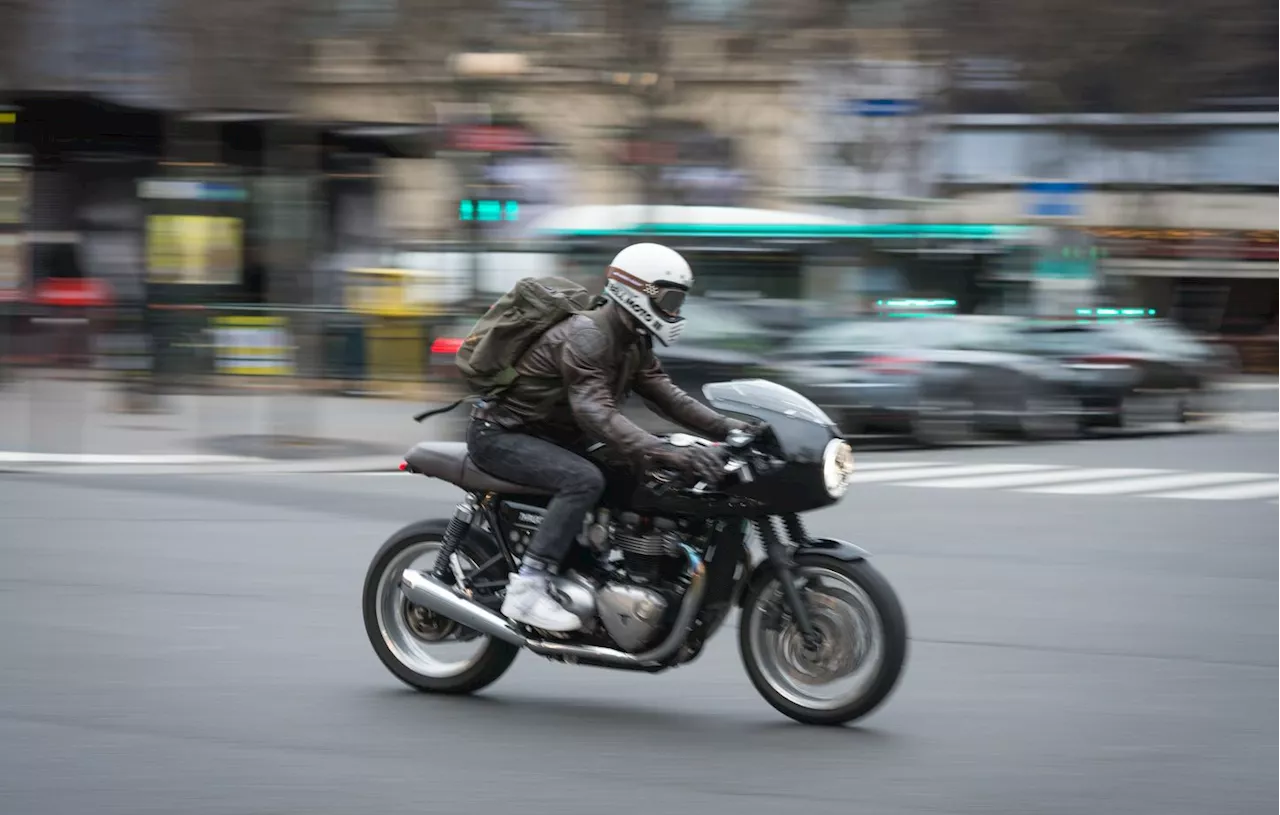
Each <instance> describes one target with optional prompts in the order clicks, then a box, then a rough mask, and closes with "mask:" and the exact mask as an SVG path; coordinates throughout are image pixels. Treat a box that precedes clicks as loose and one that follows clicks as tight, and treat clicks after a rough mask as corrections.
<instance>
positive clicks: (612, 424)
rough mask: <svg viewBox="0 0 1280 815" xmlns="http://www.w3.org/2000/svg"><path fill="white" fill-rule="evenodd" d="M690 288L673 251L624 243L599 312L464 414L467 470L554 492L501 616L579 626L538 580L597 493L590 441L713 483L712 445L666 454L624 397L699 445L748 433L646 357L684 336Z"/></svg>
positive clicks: (537, 350) (551, 337)
mask: <svg viewBox="0 0 1280 815" xmlns="http://www.w3.org/2000/svg"><path fill="white" fill-rule="evenodd" d="M692 285H693V272H692V270H691V269H690V268H689V264H688V262H686V261H685V259H684V258H683V257H682V256H681V255H680V253H678V252H676V251H675V250H673V249H670V248H668V247H666V246H661V245H659V244H655V243H637V244H633V245H631V246H628V247H627V248H625V249H623V250H622V251H621V252H619V253H618V254H617V255H616V256H615V257H614V258H613V261H612V262H611V263H610V265H609V267H608V270H607V272H606V282H605V288H604V300H605V302H604V304H603V305H601V306H599V307H598V308H595V309H593V310H591V311H588V312H584V313H581V314H575V315H573V316H571V317H569V318H567V319H565V320H564V321H562V322H560V323H558V324H557V325H555V326H553V327H552V328H551V329H549V330H548V331H546V332H545V333H544V334H543V335H542V336H541V337H539V338H538V339H537V340H535V341H534V343H533V345H532V346H531V347H530V348H529V350H528V351H527V352H526V353H525V354H524V355H523V356H522V357H521V359H520V361H519V362H518V363H517V365H516V366H515V367H516V371H517V373H518V374H519V377H518V378H517V379H516V380H515V383H514V384H513V385H512V387H511V388H509V389H508V390H507V391H505V392H503V393H502V394H501V396H499V397H498V398H496V399H494V400H491V401H482V402H480V403H479V404H478V405H477V406H476V408H475V410H474V411H473V412H472V414H471V418H472V421H471V423H470V426H469V427H468V430H467V449H468V452H469V453H470V455H471V458H472V460H473V461H474V462H475V464H476V466H478V467H479V468H480V469H482V470H485V471H486V472H489V473H490V474H492V475H494V476H497V477H498V478H502V479H505V480H508V481H512V482H515V483H518V484H531V485H538V486H542V487H546V488H548V489H551V490H554V495H553V496H552V498H551V501H550V503H549V504H548V506H547V512H546V515H545V516H544V517H543V519H542V523H541V524H540V525H539V526H538V529H537V531H536V532H535V533H534V535H533V539H532V541H530V543H529V547H528V549H527V550H526V552H525V555H524V558H523V560H522V562H521V566H520V571H519V572H518V573H516V574H512V575H511V576H510V579H509V583H508V585H507V593H506V598H505V600H504V601H503V604H502V613H503V615H505V616H506V617H507V618H509V619H511V620H514V621H516V622H521V623H524V624H526V625H529V626H532V627H535V628H540V629H543V630H547V631H561V632H563V631H573V630H575V629H577V628H579V627H580V626H581V621H580V620H579V619H578V617H577V615H575V614H573V613H572V612H570V611H568V610H567V609H565V608H564V607H563V606H561V605H560V603H558V602H557V601H556V600H555V599H554V598H553V597H552V596H551V594H550V593H549V591H548V589H547V577H548V575H549V574H550V573H551V572H553V571H554V570H555V569H557V568H558V567H559V565H560V562H561V561H562V560H563V559H564V557H565V555H567V554H568V552H569V548H570V547H571V546H572V545H573V542H574V539H575V538H576V536H577V535H578V533H579V532H580V531H581V529H582V522H583V518H584V516H585V515H586V513H587V512H589V511H591V510H592V509H593V508H594V507H595V506H596V504H597V502H598V501H599V500H600V497H601V494H602V493H603V492H604V488H605V478H604V475H603V474H602V473H601V471H600V469H599V468H598V467H597V466H596V465H595V464H593V463H592V462H591V461H589V460H588V459H586V458H584V457H583V455H582V454H583V453H585V450H586V447H587V445H588V444H590V443H591V442H595V441H598V442H603V443H604V445H605V446H606V448H607V449H608V450H609V452H610V453H613V454H616V455H617V456H619V457H621V458H623V459H625V460H626V461H627V462H628V463H629V464H630V465H631V466H633V467H640V468H653V467H662V468H666V469H674V470H679V471H682V472H685V473H688V474H690V475H696V476H698V477H700V478H701V479H703V480H706V481H710V482H714V481H715V480H716V479H717V478H718V476H719V470H720V466H721V464H722V459H721V458H720V456H719V454H718V453H716V452H715V451H714V450H712V449H711V448H708V447H704V446H696V445H695V446H691V447H673V446H671V445H668V444H666V443H664V442H663V441H662V440H661V439H659V438H657V437H656V436H653V435H651V434H650V433H647V432H645V431H644V430H642V429H641V428H640V427H639V426H637V425H636V424H635V423H634V422H632V421H631V420H630V419H628V418H626V417H625V416H623V414H622V412H621V410H620V409H619V408H620V406H621V405H622V403H623V402H624V401H625V400H626V398H627V396H628V394H629V393H631V392H632V391H634V392H635V393H637V394H639V395H640V396H641V397H643V398H644V399H646V400H647V401H648V402H649V403H651V404H652V405H653V406H654V407H655V408H657V409H658V411H659V412H661V413H663V414H664V415H666V416H667V417H668V418H670V419H672V420H673V421H675V422H676V423H678V424H680V425H682V426H684V427H686V428H688V429H689V430H690V431H692V432H695V433H700V434H702V435H705V436H708V437H712V438H718V439H724V438H726V437H727V436H728V435H729V434H730V433H731V432H732V431H733V430H745V429H747V428H748V427H749V425H748V424H747V423H746V422H740V421H738V420H736V419H731V418H729V417H727V416H722V415H720V414H719V413H717V412H716V411H714V410H711V409H710V408H708V407H706V406H704V405H703V404H701V403H700V402H698V401H697V400H695V399H694V398H693V397H691V396H689V395H688V394H687V393H685V392H684V391H682V390H680V389H679V388H678V387H676V385H675V384H674V383H672V381H671V379H670V378H669V377H668V376H667V374H666V373H665V372H664V371H663V369H662V365H661V364H660V363H659V362H658V360H657V358H656V357H655V356H654V354H653V351H652V340H653V339H656V340H658V341H659V342H661V343H662V344H663V345H670V344H671V343H673V342H675V341H676V339H677V338H678V337H679V336H680V333H681V332H682V331H683V329H684V317H682V316H681V315H680V308H681V306H682V305H683V303H684V300H685V297H686V295H687V294H688V292H689V289H690V288H691V287H692Z"/></svg>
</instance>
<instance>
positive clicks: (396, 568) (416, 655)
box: [361, 521, 520, 694]
mask: <svg viewBox="0 0 1280 815" xmlns="http://www.w3.org/2000/svg"><path fill="white" fill-rule="evenodd" d="M446 523H447V522H444V521H439V522H437V521H426V522H423V523H419V524H414V525H411V526H408V527H405V528H404V529H401V530H400V531H399V532H396V533H395V534H394V535H392V536H391V538H390V539H389V540H388V541H387V542H386V543H384V544H383V545H382V548H381V549H379V550H378V553H377V554H376V555H375V556H374V558H373V562H372V563H370V564H369V570H368V572H367V574H366V575H365V581H364V596H363V602H362V604H361V605H362V609H363V613H364V628H365V633H366V634H367V635H368V637H369V644H370V645H372V646H373V650H374V653H376V654H377V655H378V659H379V660H381V662H382V664H383V665H385V666H386V667H387V670H389V671H391V673H392V674H394V675H395V676H396V677H397V678H398V679H399V680H400V681H402V682H404V683H405V684H406V685H409V686H410V687H412V688H414V689H416V690H420V691H423V692H427V693H445V694H468V693H474V692H476V691H478V690H481V689H483V688H485V687H487V686H488V685H491V684H493V683H494V682H496V681H497V680H498V679H499V678H500V677H501V676H502V675H503V674H504V673H506V671H507V669H508V668H510V667H511V663H512V662H514V661H515V658H516V655H517V654H519V653H520V649H519V648H517V647H516V646H514V645H511V644H510V643H506V642H502V641H500V640H495V639H493V638H492V637H487V636H482V635H479V634H478V633H476V632H474V631H470V630H469V629H466V628H462V627H461V626H459V625H458V624H457V623H454V622H452V621H450V620H445V619H443V618H440V617H437V616H435V615H432V614H430V613H423V612H424V611H425V610H423V609H419V608H417V607H416V606H413V605H412V604H410V603H409V602H408V600H407V599H406V598H405V597H404V593H403V591H401V589H400V585H399V583H400V574H401V573H402V572H403V571H404V569H406V568H408V567H409V566H410V565H413V564H414V561H415V560H416V559H417V558H418V557H420V556H423V555H429V554H433V553H434V552H435V551H438V550H439V548H440V546H441V544H442V543H443V539H444V529H445V526H446ZM482 543H483V541H482V540H481V539H478V538H476V537H474V536H472V537H470V538H468V539H467V540H465V541H463V543H462V545H461V546H460V547H459V548H458V554H459V556H460V557H461V559H462V560H463V561H464V562H465V563H466V564H467V566H468V567H470V568H474V566H475V565H476V564H478V563H485V562H486V561H489V560H490V559H491V558H492V553H490V552H486V551H485V547H484V546H483V545H482ZM414 567H415V568H419V569H430V568H431V567H430V565H425V566H424V565H415V566H414ZM499 568H501V567H499ZM486 573H487V571H486ZM460 635H461V636H460ZM464 638H465V639H464ZM464 641H469V642H471V643H473V644H475V645H478V651H477V652H476V653H475V654H474V655H472V656H471V657H470V658H467V659H461V660H457V661H454V662H441V661H439V660H438V659H437V658H436V657H435V656H433V654H432V651H431V649H432V648H433V647H436V646H440V645H447V644H453V643H457V642H464Z"/></svg>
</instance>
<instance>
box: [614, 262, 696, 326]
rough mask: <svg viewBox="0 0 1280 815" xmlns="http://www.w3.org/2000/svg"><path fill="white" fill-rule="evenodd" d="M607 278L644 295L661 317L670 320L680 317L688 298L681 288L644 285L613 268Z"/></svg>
mask: <svg viewBox="0 0 1280 815" xmlns="http://www.w3.org/2000/svg"><path fill="white" fill-rule="evenodd" d="M608 277H609V279H610V280H616V281H618V282H619V283H621V284H623V285H624V286H627V287H628V288H631V289H635V290H636V291H638V292H640V293H641V294H643V295H645V296H646V297H648V298H649V302H650V303H652V304H653V307H654V308H655V309H656V310H657V311H658V312H659V313H660V314H661V315H662V316H664V317H668V318H671V319H675V318H677V317H679V316H680V309H681V308H683V307H684V301H685V298H686V297H688V296H689V292H688V290H687V289H685V288H684V287H683V286H677V285H674V284H668V285H663V284H661V283H646V282H644V281H643V280H640V279H639V278H637V277H634V276H632V275H630V274H627V273H626V272H624V271H623V270H621V269H618V268H614V267H610V268H609V272H608Z"/></svg>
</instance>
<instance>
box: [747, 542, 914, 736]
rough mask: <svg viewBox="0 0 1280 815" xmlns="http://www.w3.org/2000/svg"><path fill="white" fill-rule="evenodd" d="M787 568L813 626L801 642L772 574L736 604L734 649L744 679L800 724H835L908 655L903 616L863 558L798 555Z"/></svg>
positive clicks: (885, 684) (888, 684)
mask: <svg viewBox="0 0 1280 815" xmlns="http://www.w3.org/2000/svg"><path fill="white" fill-rule="evenodd" d="M792 571H793V575H794V578H795V580H796V583H797V585H798V587H799V589H800V595H801V597H802V598H803V600H804V604H805V606H806V608H807V610H808V613H809V619H810V622H811V623H812V624H813V626H814V628H815V629H816V630H817V634H818V637H817V642H816V643H815V644H812V645H808V644H806V643H805V641H804V638H803V637H802V636H801V633H800V630H799V628H798V627H797V625H796V622H795V620H794V619H792V616H791V614H790V613H789V611H788V610H787V606H786V602H785V601H784V600H783V597H782V587H781V584H780V582H779V580H778V578H777V576H776V575H775V576H773V577H771V578H770V579H768V580H764V581H760V582H759V583H757V584H756V585H755V586H753V587H752V588H751V589H750V590H749V592H748V595H747V597H746V598H745V602H744V603H743V606H742V619H741V621H740V623H739V626H738V648H739V650H740V652H741V654H742V661H743V664H744V666H745V667H746V669H747V675H748V676H749V677H750V678H751V684H752V685H754V686H755V688H756V690H757V691H758V692H759V693H760V695H761V696H763V697H764V698H765V701H767V702H768V703H769V704H770V705H772V706H773V707H774V708H775V709H777V710H778V711H779V712H781V713H783V714H784V715H786V716H788V717H790V718H792V719H794V720H796V721H798V722H802V723H804V724H815V725H840V724H846V723H848V722H851V721H854V720H856V719H860V718H862V717H863V716H866V715H867V714H869V713H871V712H872V711H873V710H875V709H876V708H877V707H879V706H880V705H881V704H882V703H883V702H884V701H885V699H887V698H888V696H889V694H890V693H891V692H892V691H893V689H894V687H895V686H896V685H897V683H898V679H899V678H900V677H901V675H902V669H903V666H904V665H905V663H906V658H907V621H906V615H905V614H904V613H903V610H902V605H901V603H899V601H898V597H897V594H896V593H895V592H894V590H893V587H892V586H890V585H889V583H888V581H886V580H885V579H884V577H883V576H881V575H880V573H879V572H878V571H876V569H875V567H873V566H872V565H871V564H870V563H868V562H867V561H865V560H864V561H858V562H855V563H846V562H844V561H841V560H835V559H833V558H829V557H823V556H820V555H803V554H802V555H798V556H797V557H796V565H795V567H794V568H793V570H792Z"/></svg>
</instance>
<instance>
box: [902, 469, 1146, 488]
mask: <svg viewBox="0 0 1280 815" xmlns="http://www.w3.org/2000/svg"><path fill="white" fill-rule="evenodd" d="M1168 472H1169V471H1168V470H1136V469H1135V470H1113V469H1105V468H1096V469H1088V468H1083V467H1082V468H1079V469H1069V470H1059V471H1056V472H1038V473H1013V474H1007V475H982V476H975V477H973V478H955V479H950V478H937V479H930V480H928V481H908V482H906V483H904V484H903V485H902V486H904V487H938V488H940V489H947V490H984V489H1004V488H1008V487H1024V486H1028V487H1029V486H1032V485H1035V484H1053V483H1060V482H1063V481H1096V480H1098V479H1100V478H1123V477H1129V476H1135V475H1156V474H1159V473H1168Z"/></svg>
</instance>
